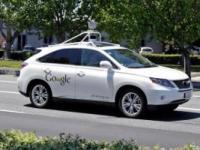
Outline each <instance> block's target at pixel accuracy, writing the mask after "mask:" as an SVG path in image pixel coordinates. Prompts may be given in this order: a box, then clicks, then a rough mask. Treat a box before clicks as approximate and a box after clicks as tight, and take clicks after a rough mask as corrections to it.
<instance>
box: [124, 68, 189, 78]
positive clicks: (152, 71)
mask: <svg viewBox="0 0 200 150" xmlns="http://www.w3.org/2000/svg"><path fill="white" fill-rule="evenodd" d="M128 72H131V74H134V75H139V76H144V77H153V78H160V79H168V80H182V79H186V78H188V76H187V75H186V74H185V73H184V72H181V71H179V70H175V69H171V68H167V67H162V66H157V67H150V68H137V69H133V68H131V69H128Z"/></svg>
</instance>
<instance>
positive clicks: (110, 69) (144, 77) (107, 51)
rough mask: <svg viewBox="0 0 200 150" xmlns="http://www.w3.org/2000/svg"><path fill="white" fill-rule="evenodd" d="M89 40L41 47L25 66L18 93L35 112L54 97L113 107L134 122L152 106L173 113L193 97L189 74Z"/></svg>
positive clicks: (118, 48) (131, 52) (19, 81)
mask: <svg viewBox="0 0 200 150" xmlns="http://www.w3.org/2000/svg"><path fill="white" fill-rule="evenodd" d="M85 39H86V38H85ZM87 40H88V41H87V42H85V41H81V42H73V43H69V42H66V43H61V44H58V45H53V46H49V47H45V48H41V51H40V52H39V53H37V54H35V55H34V56H32V57H31V58H29V59H28V60H26V61H24V62H23V64H22V69H21V71H20V76H19V78H18V89H19V92H20V93H22V94H23V95H25V96H28V97H29V98H30V101H31V103H32V104H33V105H34V106H35V107H37V108H43V107H46V106H47V105H49V104H50V103H51V102H52V100H53V99H54V98H62V99H66V100H67V99H74V100H75V99H78V100H83V101H84V100H87V101H88V100H90V101H97V102H98V101H99V102H111V103H115V104H116V106H117V107H118V108H119V110H120V112H121V113H122V114H124V115H125V116H126V117H132V118H136V117H140V116H141V115H143V114H145V112H147V109H148V108H149V107H150V106H156V107H160V106H161V107H165V108H166V109H168V110H170V111H172V110H174V109H176V108H177V107H178V106H179V105H180V104H183V103H185V102H187V101H188V100H189V99H190V98H191V96H192V84H191V81H190V79H189V78H188V76H187V75H186V74H185V73H183V72H181V71H178V70H174V69H170V68H167V67H162V66H159V65H156V64H154V63H152V62H150V61H149V60H148V59H146V58H144V57H142V56H141V55H139V54H137V53H136V52H134V51H131V50H129V49H127V48H125V47H122V46H120V45H117V44H112V43H105V42H101V41H96V42H95V41H94V40H93V41H92V42H91V41H89V38H87Z"/></svg>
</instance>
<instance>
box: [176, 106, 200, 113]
mask: <svg viewBox="0 0 200 150" xmlns="http://www.w3.org/2000/svg"><path fill="white" fill-rule="evenodd" d="M178 110H186V111H196V112H200V109H198V108H189V107H178Z"/></svg>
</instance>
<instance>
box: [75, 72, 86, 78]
mask: <svg viewBox="0 0 200 150" xmlns="http://www.w3.org/2000/svg"><path fill="white" fill-rule="evenodd" d="M77 75H78V76H79V77H84V76H85V73H84V72H82V71H80V72H78V73H77Z"/></svg>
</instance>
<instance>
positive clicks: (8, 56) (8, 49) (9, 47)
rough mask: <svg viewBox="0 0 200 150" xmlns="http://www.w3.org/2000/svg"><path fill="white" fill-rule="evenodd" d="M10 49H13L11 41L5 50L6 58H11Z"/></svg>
mask: <svg viewBox="0 0 200 150" xmlns="http://www.w3.org/2000/svg"><path fill="white" fill-rule="evenodd" d="M10 51H11V43H10V42H8V43H7V44H6V49H5V50H4V59H9V58H10Z"/></svg>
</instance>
